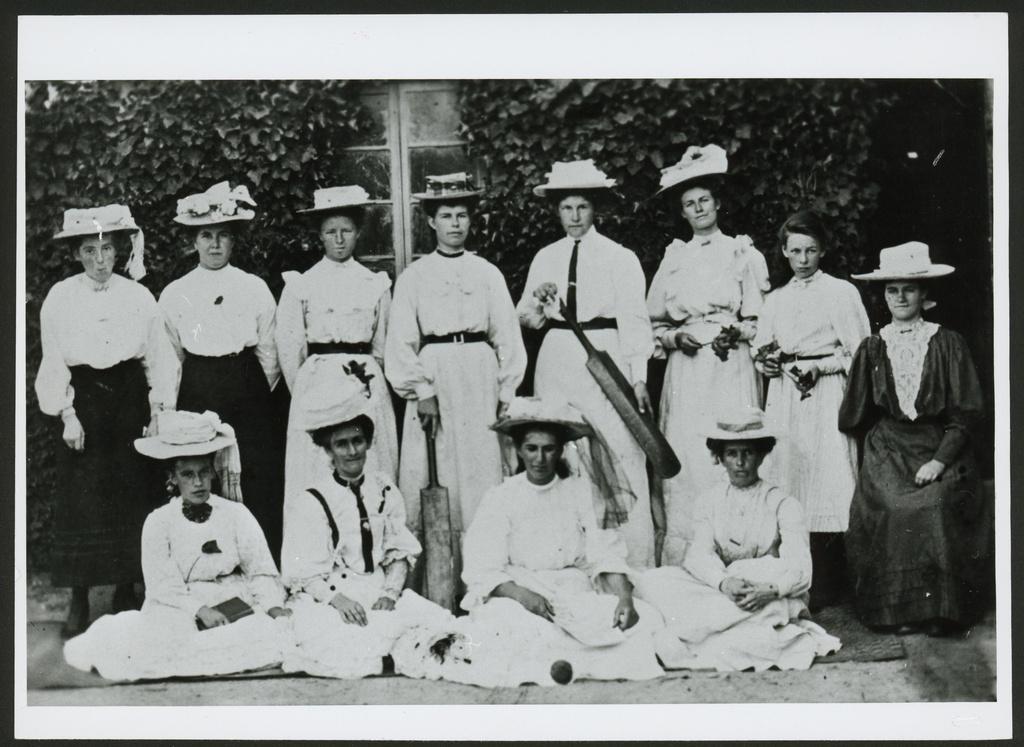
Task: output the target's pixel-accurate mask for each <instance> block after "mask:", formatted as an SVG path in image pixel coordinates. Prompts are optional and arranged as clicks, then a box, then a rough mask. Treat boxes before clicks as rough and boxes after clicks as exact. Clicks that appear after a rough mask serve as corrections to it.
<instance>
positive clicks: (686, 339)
mask: <svg viewBox="0 0 1024 747" xmlns="http://www.w3.org/2000/svg"><path fill="white" fill-rule="evenodd" d="M672 339H673V342H675V344H676V348H677V349H678V350H682V351H683V353H684V354H685V355H696V354H697V351H698V350H700V349H701V347H703V346H702V345H701V344H700V343H699V342H697V338H696V337H694V336H693V335H691V334H690V333H689V332H684V331H683V330H681V329H680V330H677V331H676V333H675V335H673V338H672Z"/></svg>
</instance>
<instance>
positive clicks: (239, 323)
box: [160, 265, 281, 389]
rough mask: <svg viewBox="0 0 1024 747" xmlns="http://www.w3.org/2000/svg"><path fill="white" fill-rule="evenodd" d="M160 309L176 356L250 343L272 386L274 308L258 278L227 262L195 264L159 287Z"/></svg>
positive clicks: (277, 372) (224, 351)
mask: <svg viewBox="0 0 1024 747" xmlns="http://www.w3.org/2000/svg"><path fill="white" fill-rule="evenodd" d="M160 309H161V310H162V311H163V313H164V318H165V320H166V323H167V331H168V334H169V336H170V338H171V343H172V344H173V345H174V349H175V351H176V352H177V353H178V358H179V359H184V354H185V351H188V352H189V353H192V354H194V355H205V356H211V357H215V356H222V355H233V354H234V353H239V352H241V351H242V350H244V349H245V348H249V347H255V348H256V357H257V358H258V359H259V362H260V366H261V367H262V368H263V373H264V375H265V376H266V377H267V383H268V384H269V385H270V388H271V389H273V388H274V386H276V385H277V380H278V379H279V378H280V376H281V369H280V367H279V366H278V362H277V346H276V345H275V343H274V313H275V311H276V309H277V307H276V306H275V304H274V296H273V295H272V294H271V293H270V289H269V288H267V284H266V283H264V282H263V281H262V280H261V279H260V278H258V277H256V276H255V275H253V274H251V273H248V272H245V271H244V270H239V269H238V268H237V267H234V266H232V265H225V266H224V267H222V268H221V269H219V270H208V269H206V268H205V267H202V266H199V267H196V268H195V269H194V270H192V271H191V272H189V273H188V274H186V275H184V276H182V277H180V278H178V279H177V280H175V281H173V282H171V283H169V284H168V285H167V287H166V288H164V290H163V292H162V293H161V294H160Z"/></svg>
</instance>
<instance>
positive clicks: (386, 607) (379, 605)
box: [373, 597, 395, 612]
mask: <svg viewBox="0 0 1024 747" xmlns="http://www.w3.org/2000/svg"><path fill="white" fill-rule="evenodd" d="M394 608H395V600H394V599H392V598H391V597H381V598H380V599H378V600H377V601H376V602H374V603H373V609H375V610H381V611H382V612H390V611H391V610H393V609H394Z"/></svg>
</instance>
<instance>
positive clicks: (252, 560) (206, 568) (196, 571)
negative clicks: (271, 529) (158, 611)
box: [142, 495, 284, 614]
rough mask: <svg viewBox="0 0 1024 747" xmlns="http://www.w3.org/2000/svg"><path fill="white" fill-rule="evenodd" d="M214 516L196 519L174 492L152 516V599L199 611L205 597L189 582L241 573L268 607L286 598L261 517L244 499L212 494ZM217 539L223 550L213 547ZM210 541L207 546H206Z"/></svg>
mask: <svg viewBox="0 0 1024 747" xmlns="http://www.w3.org/2000/svg"><path fill="white" fill-rule="evenodd" d="M208 503H209V506H210V508H211V512H210V516H209V518H208V519H207V520H206V521H204V522H202V523H198V522H194V521H190V520H188V519H186V518H185V516H184V514H182V512H181V498H172V499H171V500H170V501H169V502H168V503H167V504H166V505H164V506H161V507H160V508H158V509H156V510H155V511H153V513H151V514H150V515H149V516H148V517H146V523H145V524H144V525H143V527H142V575H143V578H144V580H145V582H146V600H147V602H150V601H152V602H157V603H159V604H164V605H167V606H169V607H175V608H177V609H180V610H183V611H184V612H188V613H190V614H195V613H196V612H198V611H199V608H200V607H202V606H203V602H202V601H201V600H200V599H199V598H198V597H197V596H196V595H194V594H192V593H190V590H189V585H190V584H195V583H201V582H211V581H212V582H216V581H217V580H218V579H221V578H226V577H229V576H235V575H241V576H242V577H244V578H245V579H246V581H247V583H248V585H249V589H250V591H251V592H252V594H253V597H254V598H255V600H256V604H257V606H258V607H259V608H260V609H262V610H263V611H266V610H267V609H269V608H271V607H277V606H280V605H282V604H283V603H284V588H283V587H282V586H281V581H280V579H279V578H278V575H277V567H276V566H275V565H274V559H273V558H272V557H271V555H270V550H269V549H268V548H267V540H266V539H265V538H264V536H263V531H262V530H261V529H260V525H259V524H258V523H257V522H256V519H255V518H254V517H253V515H252V514H251V513H250V512H249V509H247V508H246V507H245V506H244V505H242V504H241V503H235V502H233V501H228V500H225V499H224V498H221V497H220V496H217V495H211V496H210V498H209V500H208ZM211 543H216V545H215V546H216V549H217V550H218V552H213V551H211V550H213V548H214V546H213V545H212V544H211ZM204 546H205V548H206V549H205V550H204Z"/></svg>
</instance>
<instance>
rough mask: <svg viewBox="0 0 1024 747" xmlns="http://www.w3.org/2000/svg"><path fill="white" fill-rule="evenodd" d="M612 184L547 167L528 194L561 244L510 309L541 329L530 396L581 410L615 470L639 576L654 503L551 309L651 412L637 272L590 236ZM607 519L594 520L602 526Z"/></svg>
mask: <svg viewBox="0 0 1024 747" xmlns="http://www.w3.org/2000/svg"><path fill="white" fill-rule="evenodd" d="M614 184H615V180H614V179H609V178H608V177H607V175H606V174H605V173H604V172H603V171H601V170H600V169H598V168H597V167H596V166H595V165H594V162H593V161H591V160H587V161H572V162H568V163H563V162H558V163H555V164H554V166H553V167H552V169H551V172H550V173H549V174H548V182H547V183H546V184H543V185H540V186H537V187H535V188H534V190H533V191H534V194H536V195H538V196H540V197H547V198H548V199H550V201H551V202H552V203H553V204H554V205H555V206H556V207H557V209H558V217H559V220H560V221H561V223H562V228H563V229H565V234H566V235H565V237H564V238H561V239H559V240H558V241H556V242H555V243H553V244H549V245H548V246H546V247H544V248H543V249H541V250H540V251H539V252H537V255H536V256H535V257H534V258H533V262H532V263H531V264H530V271H529V274H528V275H527V278H526V288H525V289H524V291H523V297H522V298H521V299H520V300H519V305H518V307H517V310H518V312H519V322H520V324H522V325H523V326H524V327H530V328H532V329H545V330H546V333H545V336H544V341H543V343H541V348H540V352H539V353H538V356H537V369H536V372H535V373H534V380H533V390H534V394H535V395H536V396H538V397H542V398H551V399H556V400H564V401H567V402H569V403H571V404H572V405H573V406H575V407H576V408H577V409H579V410H580V411H581V412H582V413H583V414H584V415H585V416H586V417H587V419H588V420H589V421H590V422H592V423H594V425H595V426H596V427H597V429H598V430H599V431H600V432H601V433H603V434H604V437H605V439H606V440H607V443H608V446H609V448H610V449H611V451H612V452H613V453H614V454H615V456H616V458H617V459H618V461H619V463H620V464H621V466H622V470H623V472H624V473H625V478H626V480H627V481H628V488H629V490H630V491H631V492H632V493H633V494H634V496H635V498H636V503H635V505H634V506H633V509H632V510H631V511H630V513H629V517H628V521H627V522H626V523H625V524H624V525H623V526H622V527H621V531H622V535H623V537H624V538H625V541H626V546H627V548H628V550H629V564H630V565H631V566H634V567H637V568H646V567H650V566H653V565H654V562H655V557H654V556H655V552H654V549H655V548H654V525H655V524H657V525H658V526H659V527H661V526H663V525H664V523H663V519H662V512H661V510H660V509H661V507H660V504H659V505H655V506H652V504H651V501H650V490H649V487H648V482H647V465H646V457H645V456H644V452H643V450H642V449H641V448H640V445H639V444H638V443H637V441H636V439H635V438H634V437H633V435H632V434H631V433H630V432H629V429H628V428H627V427H626V424H625V423H624V422H623V420H622V418H620V417H619V415H618V413H617V412H616V411H615V408H614V407H613V406H612V403H611V401H610V400H609V399H608V397H607V396H606V395H605V393H604V392H603V391H602V390H601V387H600V386H599V385H598V383H597V381H596V380H595V379H594V377H593V376H591V374H590V372H589V371H587V368H586V363H587V354H586V351H585V350H584V349H583V346H582V345H580V342H579V340H577V339H576V336H575V335H574V334H573V332H572V331H571V330H570V329H569V325H568V324H566V322H565V319H564V318H563V317H562V314H561V311H560V310H559V309H560V306H559V302H560V301H564V302H565V305H566V308H567V309H568V310H569V313H570V314H575V316H576V319H577V320H578V321H579V323H580V326H581V327H582V328H583V330H584V332H585V334H586V335H587V337H588V339H590V341H591V342H592V343H593V344H594V347H596V348H598V349H601V350H605V351H606V352H607V353H608V354H609V355H610V356H611V357H612V360H614V361H615V364H616V365H617V366H618V367H619V370H620V371H622V374H623V375H624V376H625V377H626V379H627V380H628V381H629V382H630V383H631V384H633V390H634V394H635V395H636V398H637V401H638V402H639V405H640V409H641V411H642V412H645V411H649V410H650V407H651V402H650V397H649V396H648V394H647V384H646V381H647V359H648V358H649V357H650V356H651V353H652V351H653V350H654V344H653V341H652V337H651V324H650V320H649V319H648V318H647V309H646V307H645V306H644V285H645V282H644V273H643V269H642V268H641V267H640V261H639V260H638V259H637V258H636V255H635V254H634V253H633V252H632V251H631V250H629V249H627V248H626V247H624V246H622V245H621V244H618V243H616V242H614V241H612V240H611V239H609V238H607V237H606V236H603V235H602V234H601V233H599V232H598V230H597V229H596V228H594V218H595V212H596V211H595V202H596V201H599V200H601V199H603V198H604V197H605V196H607V195H608V193H609V189H610V188H611V187H612V186H613V185H614ZM652 511H653V512H654V515H653V517H652ZM608 518H609V517H608V516H605V517H602V523H604V522H606V520H607V519H608Z"/></svg>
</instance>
